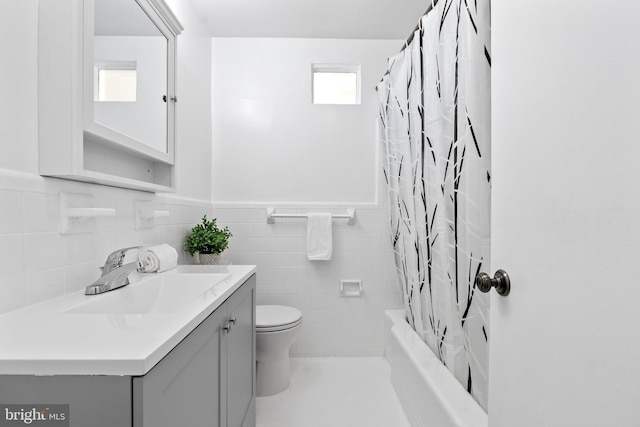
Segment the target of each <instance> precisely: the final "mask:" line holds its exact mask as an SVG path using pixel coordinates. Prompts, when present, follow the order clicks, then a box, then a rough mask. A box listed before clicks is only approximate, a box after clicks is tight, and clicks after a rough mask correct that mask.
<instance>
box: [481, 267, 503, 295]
mask: <svg viewBox="0 0 640 427" xmlns="http://www.w3.org/2000/svg"><path fill="white" fill-rule="evenodd" d="M476 286H477V287H478V289H480V290H481V291H482V292H489V291H490V290H491V288H492V287H494V288H496V292H498V294H499V295H502V296H503V297H506V296H507V295H509V292H510V291H511V281H510V280H509V275H508V274H507V272H506V271H504V270H498V271H496V273H495V274H494V275H493V279H492V278H491V277H489V275H488V274H487V273H478V275H477V276H476Z"/></svg>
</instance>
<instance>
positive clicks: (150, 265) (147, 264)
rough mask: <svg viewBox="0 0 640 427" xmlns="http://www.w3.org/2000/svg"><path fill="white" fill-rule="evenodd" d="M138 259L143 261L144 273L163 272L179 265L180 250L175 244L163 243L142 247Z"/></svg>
mask: <svg viewBox="0 0 640 427" xmlns="http://www.w3.org/2000/svg"><path fill="white" fill-rule="evenodd" d="M138 259H139V260H140V261H141V262H142V265H143V269H142V270H141V271H142V272H143V273H161V272H163V271H167V270H170V269H172V268H174V267H175V266H176V265H178V252H176V250H175V249H174V248H173V246H171V245H167V244H166V243H163V244H162V245H157V246H149V247H148V248H144V249H142V250H141V251H140V254H139V255H138Z"/></svg>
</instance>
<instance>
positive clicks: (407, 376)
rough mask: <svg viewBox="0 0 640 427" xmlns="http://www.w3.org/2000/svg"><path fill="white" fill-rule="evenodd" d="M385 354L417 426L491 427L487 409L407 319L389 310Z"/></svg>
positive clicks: (403, 404) (392, 380)
mask: <svg viewBox="0 0 640 427" xmlns="http://www.w3.org/2000/svg"><path fill="white" fill-rule="evenodd" d="M385 318H386V319H385V321H386V323H385V325H386V328H385V356H386V359H387V362H388V363H389V367H390V369H391V382H392V384H393V386H394V388H395V390H396V393H397V394H398V398H399V399H400V401H401V403H402V406H403V408H404V409H405V412H406V415H407V418H408V419H409V421H410V423H411V425H412V426H416V427H418V426H419V427H431V426H433V427H487V425H488V417H487V413H486V412H485V411H484V410H483V409H482V407H481V406H480V405H479V404H478V403H477V402H476V401H475V400H474V399H473V397H472V396H471V395H470V394H469V393H467V392H466V390H465V389H464V388H463V387H462V386H461V385H460V383H459V382H458V381H457V380H456V379H455V377H454V376H453V375H452V374H451V373H450V372H449V371H448V369H447V368H446V367H445V366H444V365H443V364H442V363H441V362H440V360H438V358H437V357H436V356H435V355H434V354H433V352H432V351H431V349H430V348H429V347H428V346H427V345H426V344H425V343H424V342H423V341H422V340H421V339H420V337H419V336H418V335H417V334H416V333H415V331H414V330H413V329H411V327H410V326H409V324H408V323H407V322H406V321H405V317H404V311H403V310H387V311H386V312H385Z"/></svg>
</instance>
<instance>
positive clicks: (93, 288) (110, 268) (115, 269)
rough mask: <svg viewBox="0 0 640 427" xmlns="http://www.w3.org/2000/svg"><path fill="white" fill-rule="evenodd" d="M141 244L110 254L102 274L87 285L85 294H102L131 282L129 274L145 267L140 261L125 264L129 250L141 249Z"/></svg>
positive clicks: (102, 268) (101, 268)
mask: <svg viewBox="0 0 640 427" xmlns="http://www.w3.org/2000/svg"><path fill="white" fill-rule="evenodd" d="M141 248H142V247H141V246H132V247H129V248H123V249H118V250H117V251H114V252H112V253H110V254H109V256H108V257H107V261H106V262H105V263H104V266H103V267H100V270H102V275H101V276H100V278H99V279H98V280H96V281H95V282H93V283H92V284H91V285H89V286H87V288H86V289H85V291H84V294H85V295H97V294H102V293H105V292H108V291H112V290H114V289H118V288H121V287H123V286H126V285H128V284H129V274H130V273H131V272H133V271H134V270H139V269H142V268H143V265H142V264H141V263H140V261H135V262H130V263H128V264H123V262H124V258H125V256H126V255H127V252H128V251H130V250H134V249H136V250H139V249H141Z"/></svg>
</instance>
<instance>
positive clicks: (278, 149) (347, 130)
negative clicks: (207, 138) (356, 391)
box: [213, 39, 402, 357]
mask: <svg viewBox="0 0 640 427" xmlns="http://www.w3.org/2000/svg"><path fill="white" fill-rule="evenodd" d="M401 45H402V41H400V40H382V41H364V40H310V39H306V40H305V39H296V40H294V39H214V40H213V94H214V95H213V141H214V144H213V146H214V151H213V177H214V179H213V201H214V214H215V215H216V216H217V217H218V219H219V220H220V221H221V222H222V223H224V224H228V225H229V228H230V229H231V231H232V232H233V234H234V236H233V238H232V239H231V244H230V248H229V252H228V253H226V255H225V257H227V258H228V259H230V260H231V261H232V262H234V263H240V264H242V263H246V264H257V265H258V284H257V294H258V303H259V304H287V305H291V306H294V307H298V308H299V309H300V310H301V311H302V312H303V316H304V320H303V325H302V328H301V332H300V337H299V338H298V340H297V342H296V343H295V344H294V346H293V347H292V350H291V353H292V355H294V356H316V357H317V356H362V355H369V356H373V355H382V353H383V335H382V334H383V312H384V309H385V308H397V307H401V297H400V293H399V287H398V286H397V282H396V274H395V267H394V263H393V254H392V250H391V249H392V248H391V244H390V234H389V227H388V220H387V218H388V216H387V210H386V208H385V206H386V205H385V203H384V202H385V200H386V195H385V194H386V193H384V191H385V190H386V189H385V188H384V186H383V185H379V184H382V183H381V182H380V181H381V180H380V178H381V165H380V162H379V159H378V153H379V142H378V140H377V137H376V119H377V115H378V104H377V98H376V94H375V85H376V83H377V82H378V81H379V79H380V78H381V77H382V75H383V73H384V72H385V70H386V58H387V57H388V56H391V55H393V54H395V53H396V52H397V51H398V49H399V48H400V46H401ZM314 62H316V63H346V64H361V66H362V104H361V105H359V106H354V105H347V106H345V105H312V104H311V63H314ZM267 205H273V206H275V207H276V208H277V209H278V211H279V212H285V213H291V212H294V213H306V212H310V211H319V212H334V213H344V212H345V209H346V208H347V207H355V208H356V212H357V221H356V224H354V225H347V224H346V221H345V220H334V221H333V226H334V228H333V245H334V253H333V257H332V259H331V260H330V261H308V260H307V258H306V221H304V220H297V219H278V220H276V223H275V224H267V223H266V210H265V207H266V206H267ZM341 279H360V280H362V281H363V284H364V288H365V292H364V294H363V296H362V297H361V298H344V297H341V296H340V293H339V284H340V280H341Z"/></svg>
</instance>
